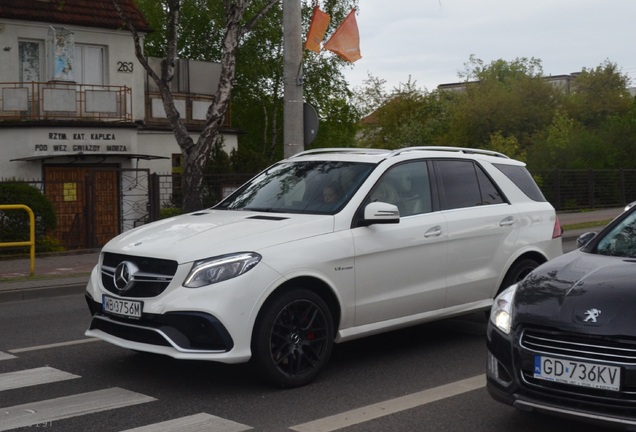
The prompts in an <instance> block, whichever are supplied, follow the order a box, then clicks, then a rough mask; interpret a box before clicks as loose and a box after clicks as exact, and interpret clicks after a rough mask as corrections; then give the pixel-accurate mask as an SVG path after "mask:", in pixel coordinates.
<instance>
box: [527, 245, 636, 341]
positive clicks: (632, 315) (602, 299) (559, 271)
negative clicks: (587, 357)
mask: <svg viewBox="0 0 636 432" xmlns="http://www.w3.org/2000/svg"><path fill="white" fill-rule="evenodd" d="M635 304H636V261H635V260H630V259H625V258H620V257H610V256H602V255H597V254H589V253H585V252H582V251H574V252H571V253H569V254H566V255H563V256H561V257H559V258H557V259H555V260H552V261H549V262H548V263H546V264H544V265H543V266H541V267H539V268H538V269H536V270H535V271H534V272H533V273H531V274H530V275H529V276H528V277H527V278H526V279H525V280H524V281H523V282H521V283H520V284H519V286H518V288H517V292H516V295H515V301H514V308H515V312H514V321H515V325H517V324H518V323H523V324H532V325H538V326H547V327H554V328H560V329H562V330H569V331H582V330H583V329H584V331H585V332H587V333H597V334H622V333H624V329H629V331H630V332H633V328H634V326H636V308H634V305H635ZM590 315H593V316H594V317H593V318H591V317H590Z"/></svg>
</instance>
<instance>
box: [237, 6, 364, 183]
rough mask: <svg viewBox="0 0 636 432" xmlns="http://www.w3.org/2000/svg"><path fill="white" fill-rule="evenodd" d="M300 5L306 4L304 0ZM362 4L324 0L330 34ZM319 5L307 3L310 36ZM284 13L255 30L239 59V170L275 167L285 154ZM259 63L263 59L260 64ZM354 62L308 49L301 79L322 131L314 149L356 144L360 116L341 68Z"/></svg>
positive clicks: (304, 24) (276, 11)
mask: <svg viewBox="0 0 636 432" xmlns="http://www.w3.org/2000/svg"><path fill="white" fill-rule="evenodd" d="M299 1H300V0H299ZM356 3H357V0H323V1H321V2H320V4H321V8H323V9H324V10H325V12H327V13H328V14H329V15H330V16H331V23H330V28H329V29H328V30H327V35H329V34H330V33H332V32H333V31H334V30H335V28H336V27H337V26H338V25H339V24H340V22H342V20H343V19H344V17H345V16H346V14H347V13H348V12H349V11H350V10H351V8H352V7H354V6H355V4H356ZM314 4H315V3H314V2H311V1H308V0H303V1H302V31H303V34H306V32H307V30H308V28H309V24H310V18H311V16H312V13H311V12H312V9H313V6H314ZM281 14H282V11H281V10H280V9H279V8H274V9H273V10H272V11H271V12H270V14H269V15H268V16H267V18H266V19H264V20H262V21H261V23H260V24H259V26H258V27H257V28H255V29H254V31H253V32H251V33H250V34H248V35H246V37H245V38H244V39H243V41H242V44H241V51H240V55H239V56H238V57H237V66H236V70H237V73H236V82H235V86H234V88H233V90H232V104H233V107H234V108H233V110H232V123H233V125H235V126H237V127H239V128H240V129H241V130H243V131H244V132H245V133H244V134H242V135H241V137H240V139H241V143H240V146H239V149H238V152H237V153H238V154H237V155H236V158H234V159H233V161H235V162H236V164H235V166H234V169H235V170H240V171H245V170H246V169H249V168H252V167H253V165H250V166H246V165H243V164H244V163H245V162H246V161H247V162H253V161H260V164H261V166H259V167H258V168H264V166H263V165H265V166H266V165H269V164H270V163H271V162H273V161H274V160H278V159H280V158H281V157H282V156H283V39H282V29H281V26H280V21H281ZM255 59H258V61H255ZM344 67H350V66H348V63H346V62H344V61H343V60H341V59H340V58H339V57H337V56H335V55H333V54H331V53H329V52H322V53H320V54H316V53H314V52H311V51H308V50H305V51H304V55H303V64H302V68H301V69H299V70H298V79H300V80H302V83H303V90H304V99H305V101H306V102H308V103H310V104H311V105H312V106H313V107H314V108H315V109H316V111H317V113H318V117H319V119H320V127H319V133H318V135H317V137H316V139H315V141H314V142H313V143H311V145H310V146H308V148H311V147H336V146H337V147H346V146H352V145H354V137H355V132H356V126H355V125H356V122H357V120H358V118H359V114H358V112H357V111H356V110H355V109H354V108H353V106H352V105H351V103H350V102H349V101H350V97H351V92H350V91H349V89H348V84H347V83H346V81H345V79H344V76H343V74H342V72H341V70H342V69H343V68H344Z"/></svg>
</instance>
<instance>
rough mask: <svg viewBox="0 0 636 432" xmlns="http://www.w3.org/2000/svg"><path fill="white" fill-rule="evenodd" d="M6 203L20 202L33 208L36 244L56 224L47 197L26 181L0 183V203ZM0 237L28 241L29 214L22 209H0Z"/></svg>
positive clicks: (6, 239) (55, 218)
mask: <svg viewBox="0 0 636 432" xmlns="http://www.w3.org/2000/svg"><path fill="white" fill-rule="evenodd" d="M7 204H22V205H26V206H28V207H29V208H30V209H31V210H33V214H34V216H35V241H36V244H37V243H38V242H39V241H41V240H43V239H44V237H45V235H46V232H47V230H53V229H55V226H56V225H57V217H56V215H55V209H54V208H53V205H52V204H51V202H50V201H49V199H48V198H47V197H46V196H44V195H43V194H42V193H41V192H40V191H39V190H38V189H36V188H34V187H33V186H30V185H28V184H26V183H0V205H7ZM0 239H2V242H22V241H28V240H29V214H28V213H27V212H26V211H24V210H0ZM0 250H1V249H0Z"/></svg>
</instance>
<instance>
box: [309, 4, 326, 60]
mask: <svg viewBox="0 0 636 432" xmlns="http://www.w3.org/2000/svg"><path fill="white" fill-rule="evenodd" d="M330 20H331V17H330V16H329V14H326V13H324V12H323V11H321V10H320V8H319V7H318V6H315V7H314V15H313V16H312V17H311V24H310V25H309V31H308V32H307V41H306V42H305V49H308V50H310V51H313V52H315V53H320V44H321V43H322V40H323V39H324V38H325V32H326V31H327V26H328V25H329V21H330Z"/></svg>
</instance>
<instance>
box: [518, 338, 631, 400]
mask: <svg viewBox="0 0 636 432" xmlns="http://www.w3.org/2000/svg"><path fill="white" fill-rule="evenodd" d="M519 345H520V348H521V358H522V362H521V366H522V367H521V377H522V379H523V381H524V382H525V383H526V384H527V385H528V386H529V387H540V388H542V389H544V390H547V391H550V392H553V393H555V394H558V393H563V394H564V395H566V394H567V395H568V396H579V397H582V398H583V399H585V398H594V399H601V400H605V401H608V402H610V401H619V402H627V403H629V405H630V406H631V405H632V403H633V402H636V339H629V338H614V337H607V336H596V335H589V334H578V333H568V332H560V331H551V330H545V329H534V328H533V329H526V330H524V331H523V332H522V334H521V337H520V339H519ZM535 354H539V355H544V356H551V357H556V358H566V359H572V360H579V361H585V362H590V363H597V364H612V365H616V366H620V367H621V369H622V372H621V374H622V383H621V390H620V391H611V390H599V389H591V388H585V387H578V386H573V385H568V384H562V383H556V382H551V381H545V380H539V379H535V378H534V370H533V367H534V355H535Z"/></svg>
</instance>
